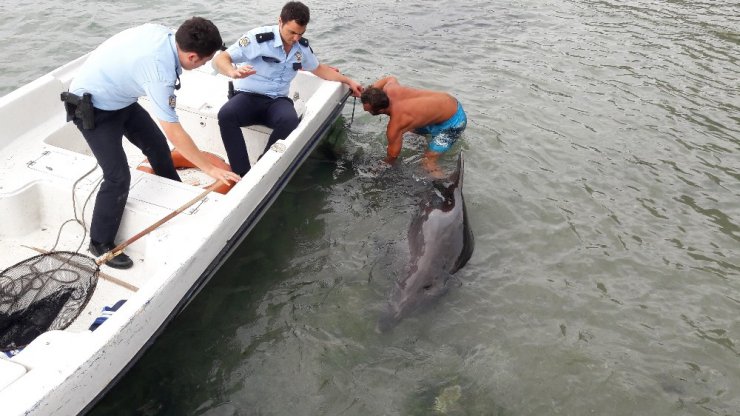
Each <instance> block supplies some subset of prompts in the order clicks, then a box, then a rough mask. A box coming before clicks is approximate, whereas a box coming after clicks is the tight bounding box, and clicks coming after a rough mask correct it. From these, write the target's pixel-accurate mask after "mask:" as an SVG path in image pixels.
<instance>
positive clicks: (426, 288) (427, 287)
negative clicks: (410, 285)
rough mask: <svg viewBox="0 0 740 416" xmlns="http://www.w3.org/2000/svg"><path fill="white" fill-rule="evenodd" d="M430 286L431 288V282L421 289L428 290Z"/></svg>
mask: <svg viewBox="0 0 740 416" xmlns="http://www.w3.org/2000/svg"><path fill="white" fill-rule="evenodd" d="M431 288H432V284H431V283H430V284H428V285H425V286H423V287H422V289H424V290H429V289H431Z"/></svg>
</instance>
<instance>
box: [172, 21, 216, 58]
mask: <svg viewBox="0 0 740 416" xmlns="http://www.w3.org/2000/svg"><path fill="white" fill-rule="evenodd" d="M175 41H176V42H177V45H178V46H179V47H180V49H182V50H183V51H184V52H195V53H197V54H198V56H199V57H201V58H205V57H207V56H211V55H213V53H214V52H216V51H217V50H220V49H223V46H224V41H223V40H222V39H221V33H219V31H218V28H217V27H216V25H214V24H213V22H211V21H210V20H208V19H204V18H202V17H191V18H190V19H188V20H186V21H185V22H184V23H183V24H181V25H180V27H179V28H178V29H177V32H175Z"/></svg>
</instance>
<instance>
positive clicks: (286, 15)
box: [280, 1, 311, 26]
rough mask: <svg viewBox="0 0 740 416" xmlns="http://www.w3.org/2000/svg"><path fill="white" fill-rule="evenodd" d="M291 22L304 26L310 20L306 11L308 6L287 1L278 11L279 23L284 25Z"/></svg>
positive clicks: (309, 14) (298, 2)
mask: <svg viewBox="0 0 740 416" xmlns="http://www.w3.org/2000/svg"><path fill="white" fill-rule="evenodd" d="M291 20H295V22H296V23H298V25H299V26H306V25H307V24H308V21H309V20H311V13H310V12H309V11H308V6H306V5H305V4H303V3H301V2H300V1H289V2H287V3H285V6H283V10H282V11H280V21H282V22H283V24H286V23H288V22H290V21H291Z"/></svg>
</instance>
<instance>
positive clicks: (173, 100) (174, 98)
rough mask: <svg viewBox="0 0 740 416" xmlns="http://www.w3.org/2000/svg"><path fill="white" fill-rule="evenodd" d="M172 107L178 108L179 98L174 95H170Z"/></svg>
mask: <svg viewBox="0 0 740 416" xmlns="http://www.w3.org/2000/svg"><path fill="white" fill-rule="evenodd" d="M170 107H171V108H175V107H177V97H175V96H174V95H170Z"/></svg>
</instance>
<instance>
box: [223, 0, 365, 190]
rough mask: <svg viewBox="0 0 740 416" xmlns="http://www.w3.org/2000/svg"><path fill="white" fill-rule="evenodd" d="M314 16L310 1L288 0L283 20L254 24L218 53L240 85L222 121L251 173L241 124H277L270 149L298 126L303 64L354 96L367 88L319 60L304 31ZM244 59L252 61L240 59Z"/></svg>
mask: <svg viewBox="0 0 740 416" xmlns="http://www.w3.org/2000/svg"><path fill="white" fill-rule="evenodd" d="M309 18H310V14H309V10H308V7H307V6H306V5H305V4H303V3H301V2H297V1H291V2H288V3H286V4H285V5H284V6H283V9H282V11H281V12H280V17H279V18H278V24H277V25H273V26H263V27H258V28H256V29H253V30H250V31H249V32H247V33H246V34H244V36H242V37H241V38H240V39H239V40H237V41H236V42H235V43H234V44H233V45H231V46H230V47H229V48H228V49H227V50H226V51H225V52H222V53H220V54H218V55H216V57H215V58H214V59H213V67H214V68H215V69H216V70H217V71H218V72H220V73H221V74H223V75H226V76H228V77H231V78H233V79H235V81H234V87H235V89H236V91H235V92H234V95H233V96H231V97H230V99H229V101H228V102H227V103H226V104H225V105H224V106H223V107H221V110H220V111H219V112H218V124H219V127H220V129H221V139H222V140H223V142H224V147H225V148H226V154H227V155H228V157H229V163H230V164H231V168H232V169H233V170H234V172H236V173H238V174H239V175H242V176H244V175H246V173H247V172H248V171H249V169H250V168H251V166H250V164H249V157H248V155H247V147H246V144H245V143H244V136H243V135H242V132H241V127H243V126H251V125H255V124H262V125H265V126H267V127H269V128H271V129H273V130H272V134H270V137H269V139H268V142H267V146H266V147H265V151H267V149H269V148H270V146H272V144H273V143H275V142H276V141H278V140H281V139H284V138H286V137H287V136H288V135H289V134H290V132H292V131H293V130H294V129H295V128H296V127H297V126H298V115H297V114H296V112H295V108H294V107H293V101H292V100H291V99H290V98H289V97H288V90H289V88H290V82H291V81H292V80H293V78H295V76H296V73H297V71H298V70H301V69H303V70H306V71H311V72H313V73H314V74H315V75H317V76H318V77H320V78H323V79H326V80H331V81H339V82H342V83H344V84H347V85H348V86H349V88H350V89H351V90H352V93H353V95H354V96H359V95H360V93H361V92H362V86H361V85H360V84H358V83H357V82H355V81H353V80H352V79H350V78H348V77H346V76H344V75H342V74H340V73H339V72H338V71H336V70H334V69H333V68H331V67H329V66H327V65H325V64H321V63H319V61H318V59H317V58H316V56H315V55H314V53H313V50H312V49H311V47H310V46H309V43H308V39H306V38H304V37H303V34H304V33H305V32H306V25H308V21H309ZM242 63H246V65H243V66H236V65H235V64H242ZM230 95H231V94H230Z"/></svg>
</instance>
